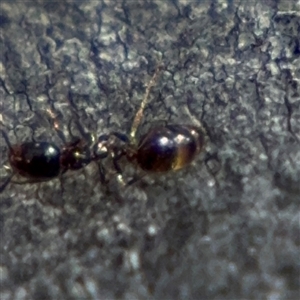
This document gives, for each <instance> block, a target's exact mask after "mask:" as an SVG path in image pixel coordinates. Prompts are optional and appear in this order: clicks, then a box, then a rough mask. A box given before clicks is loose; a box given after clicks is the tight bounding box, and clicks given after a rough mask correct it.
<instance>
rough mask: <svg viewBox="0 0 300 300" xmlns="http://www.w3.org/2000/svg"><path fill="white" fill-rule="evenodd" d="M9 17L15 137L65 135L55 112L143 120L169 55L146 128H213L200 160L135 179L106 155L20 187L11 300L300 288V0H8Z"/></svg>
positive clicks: (7, 285)
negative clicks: (147, 93)
mask: <svg viewBox="0 0 300 300" xmlns="http://www.w3.org/2000/svg"><path fill="white" fill-rule="evenodd" d="M0 26H1V31H2V34H1V49H0V50H1V71H0V72H1V73H0V74H1V76H0V77H1V81H0V99H1V100H0V101H1V115H0V117H1V118H0V121H1V126H2V127H1V128H2V129H3V130H4V131H5V132H6V133H7V135H8V136H9V139H10V140H11V143H21V142H22V141H28V140H33V139H34V140H47V141H53V142H55V143H57V144H58V145H60V146H62V144H63V142H62V140H61V139H60V137H59V136H58V134H57V132H55V130H53V122H52V121H51V118H50V117H49V114H48V113H47V111H46V110H49V109H51V111H52V112H53V113H54V114H55V115H56V116H57V120H58V122H59V126H60V129H61V132H62V133H63V134H64V136H65V137H66V139H70V138H71V135H72V134H73V135H78V126H76V122H74V120H77V121H78V123H80V124H81V126H82V128H83V129H84V130H85V131H93V132H97V133H99V134H100V133H105V132H106V133H107V132H110V131H120V132H123V133H128V132H129V130H130V126H131V122H132V120H133V117H134V114H135V111H136V110H137V108H138V106H139V103H140V101H141V99H142V97H143V93H144V89H145V84H147V82H148V81H149V79H150V77H151V76H152V74H153V71H154V69H155V66H156V65H157V64H158V62H159V61H161V62H162V63H163V64H164V65H165V70H164V72H163V73H162V74H161V76H160V78H159V81H158V82H157V84H156V86H155V87H154V88H153V90H152V91H151V101H150V103H149V105H148V106H147V108H146V110H145V118H144V120H143V125H142V127H141V132H145V131H146V130H147V128H149V126H151V124H153V123H154V124H156V123H157V122H159V121H164V122H165V121H168V122H169V123H184V124H187V123H194V122H198V121H201V122H202V123H203V125H204V126H205V128H206V130H207V132H208V136H209V144H208V147H207V150H206V153H204V154H203V156H202V157H200V158H199V159H198V160H196V161H195V163H194V164H193V165H191V166H189V167H187V168H186V169H184V170H182V171H179V172H176V173H172V172H171V173H168V174H164V175H160V176H150V177H149V176H145V177H143V179H142V180H141V181H139V182H138V183H136V184H135V185H134V186H131V187H129V188H126V189H124V188H122V187H121V186H120V185H119V184H118V182H117V180H116V178H115V176H114V175H113V174H109V177H110V182H109V183H108V184H107V185H102V184H100V182H99V175H98V172H97V168H96V166H95V165H90V166H88V167H87V168H85V169H84V170H83V171H78V172H74V173H72V174H70V173H68V174H65V175H64V176H63V178H62V180H61V181H60V180H58V179H57V180H53V181H51V182H47V183H41V184H25V185H16V184H10V185H9V186H7V188H6V189H5V190H4V192H3V193H2V194H0V197H1V201H0V206H1V208H0V214H1V217H0V220H1V227H0V228H1V248H0V249H1V254H0V255H1V256H0V257H1V259H0V290H1V296H0V298H1V300H6V299H116V298H122V299H130V300H132V299H242V298H243V299H296V298H298V296H299V292H300V291H299V270H300V263H299V262H300V259H299V258H300V257H299V256H300V252H299V245H300V225H299V216H300V215H299V202H300V86H299V85H300V81H299V80H300V38H299V27H300V6H299V3H298V2H297V1H285V0H282V1H198V2H196V1H194V2H189V1H171V2H166V1H156V2H150V1H140V2H139V1H123V2H121V1H119V2H115V1H111V0H110V1H84V2H83V1H73V3H65V2H55V3H51V2H47V1H35V2H26V3H25V2H24V3H22V2H15V3H11V2H4V3H3V2H2V3H1V10H0ZM70 130H71V131H72V132H71V133H70ZM0 143H1V144H0V157H1V163H0V164H1V178H2V179H4V178H5V176H6V172H5V170H4V167H3V164H5V162H6V159H7V158H6V151H7V146H6V144H5V141H4V139H2V138H1V141H0ZM205 158H209V160H208V161H207V163H206V164H204V163H203V160H204V159H205ZM122 166H123V167H124V169H125V170H124V178H125V179H127V178H130V177H131V176H132V174H133V173H134V172H139V171H135V169H134V168H132V167H128V164H127V163H126V161H124V162H123V164H122ZM106 167H107V168H108V170H109V169H110V168H111V165H110V164H109V161H108V162H107V165H106ZM110 173H112V172H110Z"/></svg>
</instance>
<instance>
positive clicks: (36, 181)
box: [11, 178, 52, 184]
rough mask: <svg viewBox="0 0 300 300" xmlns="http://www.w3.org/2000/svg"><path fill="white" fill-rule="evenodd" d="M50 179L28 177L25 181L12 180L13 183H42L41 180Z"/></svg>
mask: <svg viewBox="0 0 300 300" xmlns="http://www.w3.org/2000/svg"><path fill="white" fill-rule="evenodd" d="M51 179H52V178H50V179H28V180H23V181H17V180H11V183H14V184H28V183H41V182H46V181H49V180H51Z"/></svg>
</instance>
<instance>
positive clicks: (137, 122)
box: [130, 65, 163, 144]
mask: <svg viewBox="0 0 300 300" xmlns="http://www.w3.org/2000/svg"><path fill="white" fill-rule="evenodd" d="M162 68H163V66H162V65H159V66H158V67H157V68H156V70H155V73H154V75H153V76H152V78H151V80H150V81H149V83H148V85H147V88H146V91H145V95H144V98H143V100H142V102H141V105H140V108H139V110H138V111H137V113H136V114H135V117H134V120H133V122H132V126H131V131H130V138H131V142H132V143H133V144H135V135H136V132H137V129H138V127H139V125H140V123H141V120H142V118H143V114H144V109H145V106H146V104H147V102H148V98H149V94H150V90H151V88H152V87H153V86H154V85H155V83H156V81H157V78H158V75H159V73H160V71H161V70H162Z"/></svg>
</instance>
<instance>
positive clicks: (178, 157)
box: [0, 66, 205, 192]
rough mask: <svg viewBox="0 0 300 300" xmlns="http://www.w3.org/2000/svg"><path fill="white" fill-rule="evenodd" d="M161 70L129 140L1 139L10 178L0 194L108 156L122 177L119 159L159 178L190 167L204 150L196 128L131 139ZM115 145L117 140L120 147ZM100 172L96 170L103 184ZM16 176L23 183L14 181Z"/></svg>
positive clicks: (163, 129)
mask: <svg viewBox="0 0 300 300" xmlns="http://www.w3.org/2000/svg"><path fill="white" fill-rule="evenodd" d="M161 69H162V66H159V67H157V69H156V71H155V73H154V75H153V76H152V78H151V80H150V82H149V84H148V85H147V88H146V91H145V95H144V98H143V100H142V102H141V105H140V108H139V110H138V111H137V113H136V115H135V118H134V120H133V123H132V127H131V131H130V137H127V136H126V135H124V134H120V133H117V132H112V133H110V134H103V135H100V136H99V137H98V138H97V139H96V138H95V136H91V139H90V140H89V141H87V140H85V139H80V138H77V139H76V140H75V141H73V142H70V143H66V144H65V145H64V146H63V147H62V148H59V147H58V146H57V145H55V144H54V143H49V142H25V143H22V144H17V145H11V144H10V142H9V139H8V137H7V135H6V134H5V133H4V131H2V135H3V137H4V139H5V141H6V143H7V145H8V148H9V150H8V162H9V164H10V167H11V169H12V173H11V175H10V176H9V177H8V178H7V179H6V180H5V182H4V183H3V184H2V186H0V192H2V191H3V190H4V189H5V187H6V186H7V185H8V184H9V183H10V182H11V183H16V184H23V183H36V182H43V181H48V180H51V179H53V178H56V177H58V176H59V175H61V174H64V173H65V172H67V171H69V170H79V169H82V168H84V167H85V166H86V165H88V164H89V163H91V162H92V161H96V162H100V161H101V160H102V159H104V158H106V157H108V156H111V157H112V161H113V164H114V167H115V169H116V171H117V172H118V173H119V174H121V173H122V170H121V168H120V167H119V164H118V160H119V159H120V158H122V157H124V156H125V157H126V158H127V160H128V161H130V162H135V163H136V164H137V166H138V167H139V168H140V169H142V170H143V171H146V172H152V173H158V172H167V171H175V170H178V169H181V168H183V167H185V166H186V165H188V164H189V163H191V162H192V161H193V160H194V159H195V157H196V156H197V155H198V154H199V153H200V152H201V151H202V150H203V148H204V144H205V131H204V129H203V128H202V127H201V126H192V125H165V126H158V127H154V128H152V129H150V130H149V131H148V133H146V134H145V135H144V136H142V137H141V138H140V139H139V141H137V140H136V132H137V129H138V127H139V124H140V123H141V120H142V117H143V111H144V109H145V106H146V104H147V102H148V98H149V94H150V90H151V88H152V87H153V86H154V85H155V82H156V80H157V77H158V74H159V72H160V71H161ZM117 140H119V141H121V142H122V144H119V143H118V142H117ZM103 171H104V170H103V168H102V167H100V173H101V178H102V179H103V176H104V175H103ZM15 174H17V175H19V176H21V177H24V178H26V179H27V180H26V181H22V182H19V181H13V180H12V178H13V177H14V175H15Z"/></svg>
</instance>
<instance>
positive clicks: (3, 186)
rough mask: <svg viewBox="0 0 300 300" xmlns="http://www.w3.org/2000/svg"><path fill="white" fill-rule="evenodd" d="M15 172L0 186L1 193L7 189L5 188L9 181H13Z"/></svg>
mask: <svg viewBox="0 0 300 300" xmlns="http://www.w3.org/2000/svg"><path fill="white" fill-rule="evenodd" d="M14 175H15V174H14V173H11V174H10V176H8V177H7V178H6V179H5V181H4V182H3V183H2V184H1V186H0V194H1V193H2V192H3V191H4V190H5V188H6V187H7V186H8V184H9V183H11V182H12V178H13V177H14Z"/></svg>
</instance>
